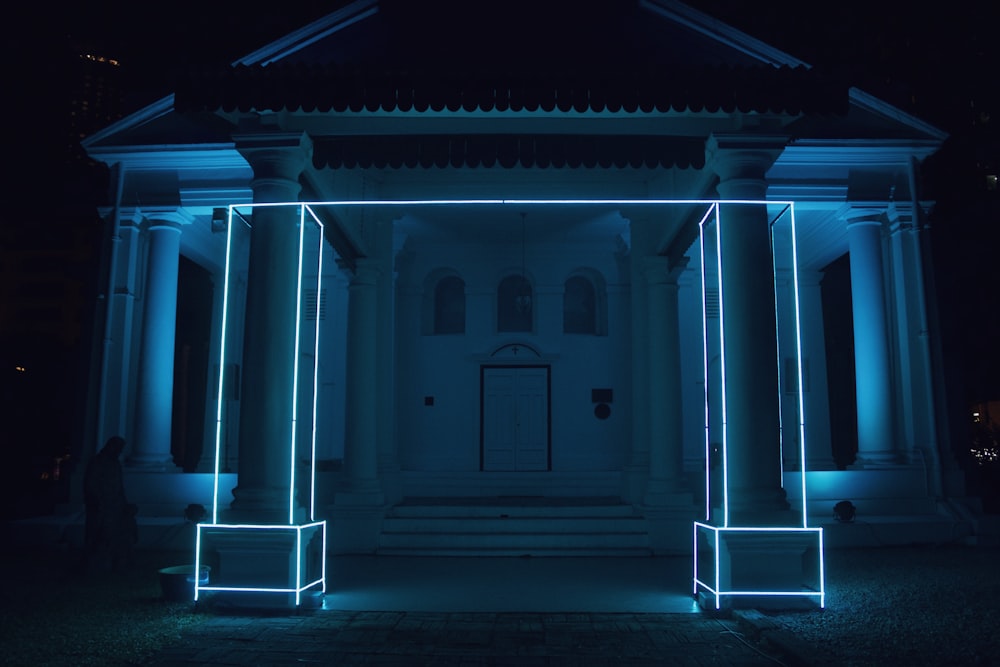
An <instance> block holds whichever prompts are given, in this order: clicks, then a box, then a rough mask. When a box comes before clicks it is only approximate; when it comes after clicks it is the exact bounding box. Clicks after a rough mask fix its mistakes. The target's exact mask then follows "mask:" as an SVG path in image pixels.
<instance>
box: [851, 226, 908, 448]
mask: <svg viewBox="0 0 1000 667" xmlns="http://www.w3.org/2000/svg"><path fill="white" fill-rule="evenodd" d="M847 241H848V245H849V251H850V261H851V301H852V307H853V311H854V372H855V383H856V388H857V389H856V391H857V404H858V456H857V460H856V461H855V464H857V465H864V464H875V465H878V464H887V463H893V462H895V461H896V453H895V451H894V445H893V433H892V419H893V413H892V393H891V385H890V375H889V338H888V326H887V324H886V314H885V283H884V279H883V274H882V212H881V211H871V210H855V211H853V212H852V215H850V216H849V217H848V220H847Z"/></svg>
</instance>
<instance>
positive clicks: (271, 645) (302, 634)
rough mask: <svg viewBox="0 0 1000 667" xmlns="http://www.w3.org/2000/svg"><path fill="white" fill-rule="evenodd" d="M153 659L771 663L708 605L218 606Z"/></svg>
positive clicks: (234, 662) (184, 662) (210, 662)
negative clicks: (688, 609)
mask: <svg viewBox="0 0 1000 667" xmlns="http://www.w3.org/2000/svg"><path fill="white" fill-rule="evenodd" d="M148 664H150V665H157V666H167V665H303V664H324V665H368V664H372V665H400V666H403V665H518V666H522V665H528V666H530V665H581V666H583V665H586V666H591V665H764V664H771V665H773V664H775V661H774V660H773V659H771V658H769V657H768V656H767V655H765V654H762V653H760V652H758V650H757V649H756V648H754V647H753V646H752V645H751V644H749V643H746V642H745V641H744V640H743V639H742V638H741V636H740V634H739V627H738V626H737V624H736V623H735V622H734V621H732V620H726V619H713V618H710V617H708V616H704V615H699V614H627V613H617V614H597V613H566V614H559V613H519V612H500V613H494V612H474V613H435V612H403V611H393V612H377V611H333V610H316V611H313V612H309V613H300V614H297V615H281V616H269V617H260V616H252V615H246V614H216V615H213V617H212V618H211V619H210V621H209V622H207V623H205V624H203V625H201V626H199V627H198V629H197V630H196V631H194V632H191V633H189V634H186V635H185V637H184V641H183V643H182V644H180V645H178V646H175V647H173V648H169V649H167V650H164V651H162V652H160V653H159V654H157V655H156V656H155V657H154V659H153V660H152V661H151V662H149V663H148Z"/></svg>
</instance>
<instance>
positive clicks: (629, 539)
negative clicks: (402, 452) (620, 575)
mask: <svg viewBox="0 0 1000 667" xmlns="http://www.w3.org/2000/svg"><path fill="white" fill-rule="evenodd" d="M378 553H380V554H385V555H428V556H429V555H435V556H470V555H482V556H487V555H494V556H495V555H503V556H528V555H530V556H599V555H604V556H647V555H650V554H651V553H652V552H651V549H650V543H649V534H648V530H647V526H646V521H645V519H644V518H643V517H642V516H641V515H639V514H638V513H636V512H635V510H634V509H633V508H632V506H631V505H627V504H624V503H622V502H621V501H620V500H618V499H603V498H602V499H597V498H468V499H456V498H442V499H427V498H421V499H408V500H406V501H404V502H402V503H400V504H398V505H396V506H395V507H393V508H392V509H391V510H390V511H389V512H388V514H387V516H386V518H385V519H384V520H383V523H382V533H381V537H380V540H379V549H378Z"/></svg>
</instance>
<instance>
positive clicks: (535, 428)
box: [482, 366, 549, 471]
mask: <svg viewBox="0 0 1000 667" xmlns="http://www.w3.org/2000/svg"><path fill="white" fill-rule="evenodd" d="M482 392H483V393H482V434H483V435H482V447H483V456H482V466H483V470H487V471H523V470H548V469H549V369H548V367H547V366H530V367H522V366H509V367H484V368H483V374H482Z"/></svg>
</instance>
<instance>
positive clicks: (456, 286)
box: [434, 276, 465, 334]
mask: <svg viewBox="0 0 1000 667" xmlns="http://www.w3.org/2000/svg"><path fill="white" fill-rule="evenodd" d="M434 333H435V334H460V333H465V281H464V280H462V279H461V278H459V277H458V276H445V277H443V278H441V280H439V281H438V282H437V284H436V285H435V286H434Z"/></svg>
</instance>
